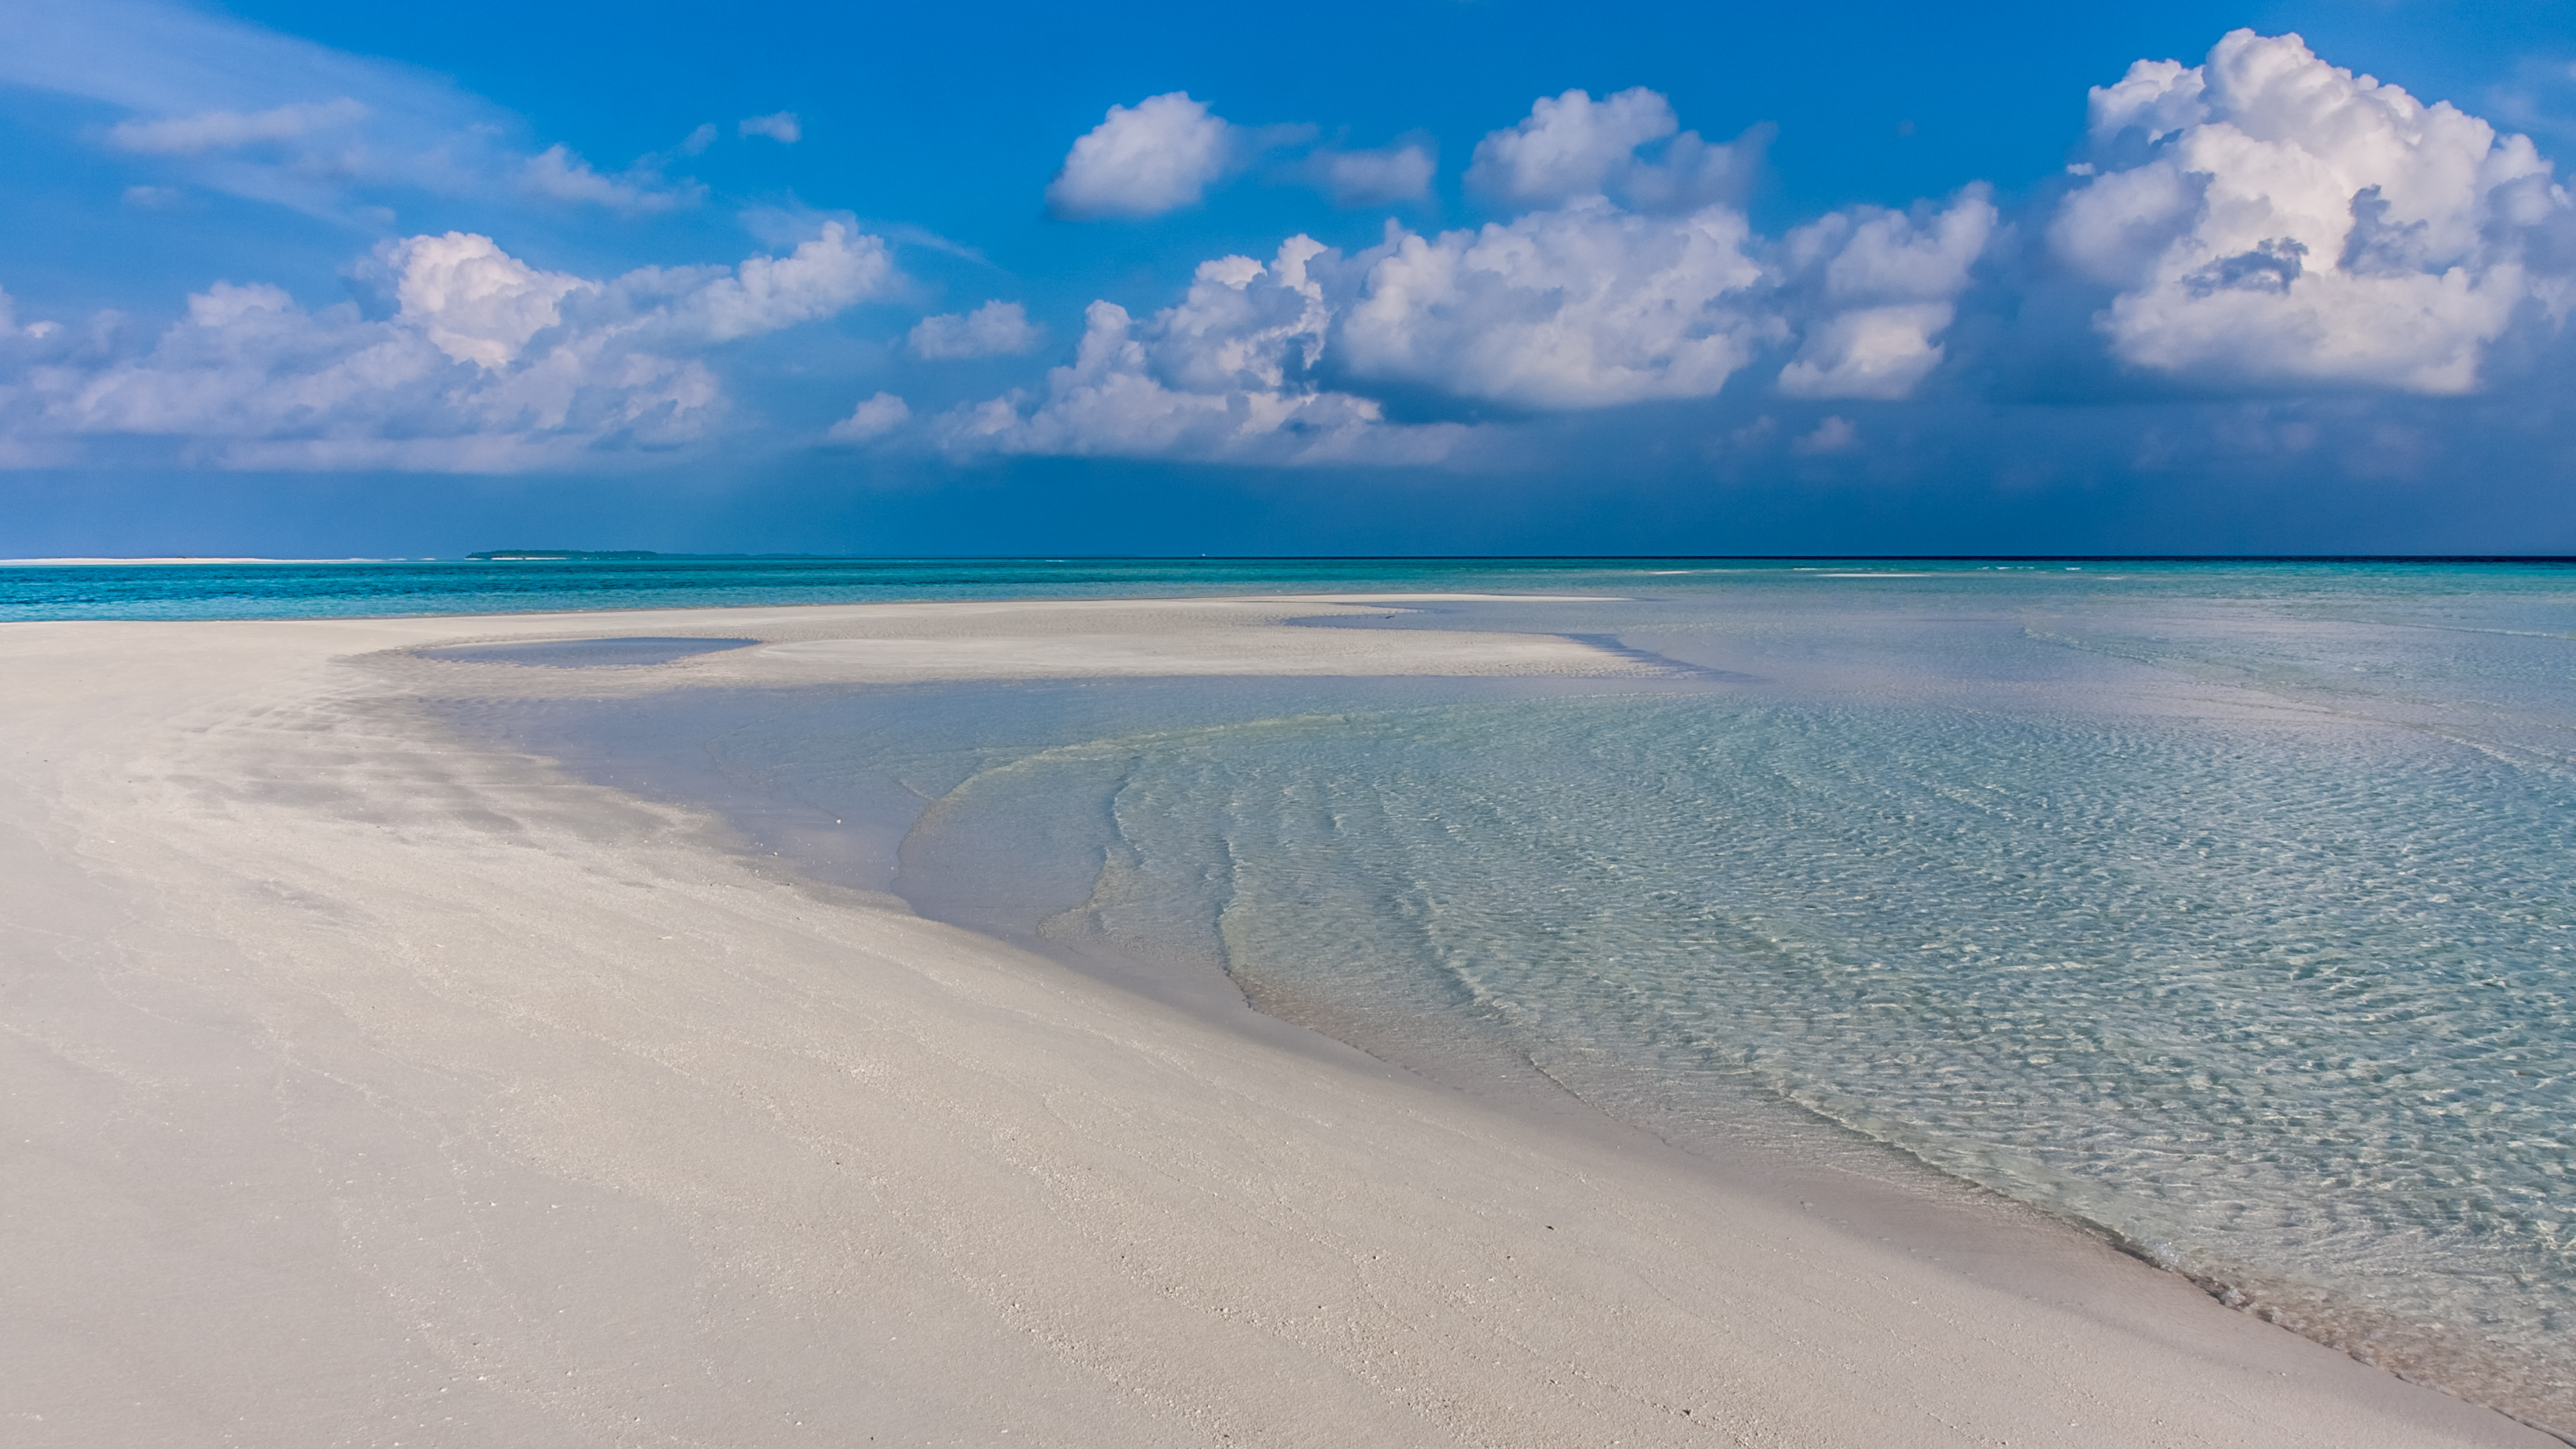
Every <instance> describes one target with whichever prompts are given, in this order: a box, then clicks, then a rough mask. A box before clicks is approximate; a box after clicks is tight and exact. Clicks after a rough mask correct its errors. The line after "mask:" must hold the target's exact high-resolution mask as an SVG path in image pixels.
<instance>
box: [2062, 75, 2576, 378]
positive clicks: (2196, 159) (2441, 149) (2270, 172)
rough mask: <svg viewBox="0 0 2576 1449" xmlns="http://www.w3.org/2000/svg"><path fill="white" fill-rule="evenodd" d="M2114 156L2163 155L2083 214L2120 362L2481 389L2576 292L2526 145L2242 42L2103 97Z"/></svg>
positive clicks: (2186, 371)
mask: <svg viewBox="0 0 2576 1449" xmlns="http://www.w3.org/2000/svg"><path fill="white" fill-rule="evenodd" d="M2092 129H2093V134H2094V137H2095V140H2096V142H2097V144H2099V145H2101V146H2103V147H2105V148H2106V154H2107V148H2109V147H2110V146H2111V145H2112V144H2113V143H2115V142H2121V141H2122V138H2123V137H2131V138H2134V140H2132V141H2129V142H2127V144H2133V145H2134V144H2138V143H2145V144H2147V145H2149V146H2150V147H2151V151H2150V153H2149V157H2148V159H2147V160H2145V161H2144V162H2142V163H2140V164H2138V165H2135V166H2131V167H2127V168H2125V169H2121V170H2116V171H2104V172H2103V173H2102V174H2100V175H2099V176H2097V177H2096V178H2095V179H2093V180H2092V181H2091V182H2089V183H2088V184H2087V185H2085V186H2084V187H2083V188H2082V189H2080V190H2078V191H2076V192H2074V193H2072V194H2071V195H2069V196H2068V197H2067V199H2066V201H2065V202H2064V204H2063V205H2062V207H2061V209H2060V211H2059V213H2058V215H2057V217H2056V219H2055V221H2054V222H2053V223H2052V225H2051V227H2050V230H2049V237H2050V241H2051V243H2052V245H2053V246H2054V248H2055V249H2056V251H2057V253H2058V255H2059V256H2060V257H2062V258H2064V259H2065V260H2066V261H2067V262H2068V263H2069V264H2070V265H2072V266H2073V267H2075V268H2076V269H2077V270H2078V271H2080V272H2082V273H2084V274H2086V275H2089V276H2092V277H2094V278H2096V279H2098V280H2101V281H2104V282H2107V283H2109V284H2111V285H2113V286H2115V287H2117V288H2118V289H2119V294H2118V296H2117V297H2116V298H2115V299H2114V300H2113V302H2112V304H2111V307H2110V309H2109V311H2107V312H2106V313H2105V314H2104V315H2103V316H2102V318H2101V319H2100V325H2101V328H2102V330H2103V332H2104V333H2105V334H2106V335H2107V336H2108V337H2109V339H2110V343H2111V349H2112V351H2113V353H2114V354H2115V355H2116V356H2118V357H2119V358H2120V359H2121V360H2123V361H2125V362H2128V363H2131V364H2134V365H2137V366H2140V367H2144V368H2149V369H2153V370H2155V371H2160V372H2167V373H2175V374H2182V375H2189V376H2196V377H2204V378H2209V379H2212V380H2224V381H2231V382H2233V381H2250V382H2255V383H2357V384H2363V385H2370V386H2381V387H2391V388H2399V389H2404V390H2408V391H2414V392H2423V393H2458V392H2466V391H2469V390H2472V389H2474V388H2475V387H2476V386H2477V384H2478V371H2479V367H2480V365H2481V362H2482V361H2483V359H2484V356H2485V352H2486V349H2487V347H2488V345H2489V344H2490V343H2492V342H2494V341H2495V340H2496V339H2497V338H2499V337H2501V336H2502V335H2503V334H2504V332H2505V331H2506V329H2507V328H2508V327H2509V326H2510V325H2511V324H2512V322H2513V320H2514V318H2515V316H2516V315H2517V314H2518V313H2520V312H2522V311H2524V310H2525V309H2535V308H2536V309H2537V310H2539V311H2541V312H2543V313H2545V314H2546V315H2547V316H2548V317H2550V318H2551V319H2552V320H2553V321H2554V320H2555V319H2556V318H2557V317H2558V316H2559V315H2560V314H2561V313H2562V312H2563V311H2564V309H2565V307H2566V305H2567V301H2568V296H2569V294H2568V290H2567V287H2568V282H2567V279H2566V278H2565V277H2564V276H2562V275H2559V274H2557V273H2556V272H2554V271H2552V270H2549V269H2548V268H2546V267H2544V266H2543V265H2542V263H2541V262H2540V260H2539V259H2538V257H2537V256H2536V255H2535V254H2536V252H2537V251H2538V249H2537V248H2535V247H2533V246H2532V245H2531V243H2532V242H2533V240H2534V239H2535V237H2536V236H2538V235H2540V234H2541V233H2542V232H2543V231H2544V230H2545V229H2549V228H2562V227H2565V226H2567V225H2568V224H2569V217H2570V206H2569V201H2568V198H2567V195H2566V193H2565V192H2564V191H2563V190H2562V189H2561V188H2559V187H2558V186H2557V185H2555V184H2554V183H2553V182H2552V181H2551V179H2550V168H2549V164H2548V163H2547V162H2546V161H2544V160H2542V159H2541V157H2540V155H2539V153H2538V152H2537V151H2536V150H2535V149H2534V148H2533V147H2532V144H2531V142H2530V140H2529V139H2528V138H2527V137H2523V136H2498V135H2497V134H2496V132H2495V130H2494V128H2493V127H2491V126H2489V125H2488V124H2487V123H2486V122H2485V121H2483V120H2480V119H2478V118H2477V117H2475V116H2471V115H2468V114H2465V113H2463V112H2461V111H2460V110H2458V109H2456V108H2454V107H2453V106H2451V105H2450V104H2449V103H2447V102H2442V103H2437V104H2434V105H2431V106H2427V105H2424V104H2422V103H2421V102H2419V101H2417V100H2416V99H2415V98H2414V97H2412V96H2410V95H2408V94H2407V93H2406V92H2405V91H2403V90H2401V89H2399V88H2398V87H2396V86H2393V85H2386V84H2383V83H2381V82H2379V81H2376V80H2373V79H2371V78H2370V77H2367V76H2355V75H2354V74H2353V73H2352V72H2350V71H2348V70H2343V69H2341V68H2339V67H2336V66H2332V65H2329V64H2327V63H2326V62H2325V61H2323V60H2320V59H2318V58H2317V57H2316V56H2315V55H2313V54H2312V53H2310V52H2309V50H2308V48H2307V46H2306V45H2305V44H2304V43H2303V42H2302V41H2301V40H2300V39H2299V38H2298V37H2297V36H2295V35H2289V36H2278V37H2265V36H2260V35H2256V34H2255V33H2254V32H2252V31H2250V30H2238V31H2235V32H2233V33H2231V34H2229V35H2228V36H2227V37H2226V38H2224V39H2222V40H2221V41H2219V43H2218V45H2217V46H2216V47H2215V48H2214V49H2212V50H2211V51H2210V53H2209V56H2208V59H2207V60H2206V61H2205V62H2204V63H2203V64H2201V65H2198V66H2189V67H2186V66H2184V65H2182V64H2181V63H2179V62H2176V61H2140V62H2139V63H2138V64H2136V65H2134V66H2132V67H2130V69H2129V73H2128V74H2127V75H2126V76H2125V77H2123V78H2122V79H2121V80H2120V81H2119V82H2118V83H2117V84H2115V85H2112V86H2109V87H2102V88H2097V89H2095V90H2094V92H2093V115H2092Z"/></svg>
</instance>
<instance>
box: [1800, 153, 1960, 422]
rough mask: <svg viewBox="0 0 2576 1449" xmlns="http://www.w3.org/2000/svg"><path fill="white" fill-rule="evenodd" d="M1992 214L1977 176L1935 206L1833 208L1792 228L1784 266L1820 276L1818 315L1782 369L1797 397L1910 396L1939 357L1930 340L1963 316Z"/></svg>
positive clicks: (1939, 348)
mask: <svg viewBox="0 0 2576 1449" xmlns="http://www.w3.org/2000/svg"><path fill="white" fill-rule="evenodd" d="M1995 221H1996V213H1995V207H1994V203H1993V202H1992V201H1990V200H1989V199H1988V194H1987V190H1986V188H1985V187H1984V186H1983V185H1982V184H1981V185H1977V186H1971V187H1969V188H1968V189H1967V190H1966V191H1964V192H1962V193H1960V194H1959V196H1958V197H1957V198H1955V199H1954V200H1953V201H1952V202H1951V204H1950V205H1949V206H1948V207H1947V208H1945V209H1943V210H1941V211H1938V212H1928V211H1924V210H1922V209H1918V210H1917V212H1916V213H1914V214H1908V213H1906V212H1901V211H1888V210H1885V209H1882V208H1879V207H1869V206H1864V207H1858V208H1855V209H1853V210H1851V211H1841V212H1835V213H1832V214H1831V215H1829V216H1826V217H1825V218H1823V219H1822V220H1820V221H1817V222H1815V223H1813V224H1811V225H1808V226H1803V227H1800V228H1798V229H1797V230H1795V231H1792V232H1791V233H1790V234H1789V237H1788V242H1787V246H1786V248H1785V250H1786V253H1787V264H1788V266H1789V267H1790V268H1792V269H1793V270H1800V271H1805V272H1807V273H1809V274H1810V275H1815V276H1818V277H1819V279H1820V280H1821V283H1822V286H1821V294H1822V304H1823V306H1822V310H1821V315H1819V316H1817V317H1816V318H1815V320H1813V321H1811V322H1809V323H1808V325H1807V327H1806V330H1805V343H1804V345H1803V346H1802V347H1801V348H1800V349H1799V351H1798V355H1797V356H1796V357H1795V358H1793V359H1791V361H1790V363H1789V365H1788V366H1787V367H1785V368H1783V369H1781V372H1780V390H1781V391H1782V392H1784V393H1787V394H1789V395H1790V396H1792V397H1816V398H1825V397H1852V398H1879V399H1893V398H1902V397H1908V396H1911V395H1912V394H1913V392H1914V389H1915V388H1916V387H1917V386H1918V385H1919V384H1921V382H1922V381H1923V379H1924V378H1925V377H1927V376H1929V375H1930V374H1931V372H1932V369H1933V368H1935V367H1938V366H1939V365H1940V364H1941V359H1942V356H1943V349H1942V346H1941V344H1940V343H1938V342H1935V341H1934V340H1933V339H1934V338H1935V337H1936V336H1937V335H1939V334H1940V333H1941V332H1942V331H1943V330H1945V329H1946V328H1948V327H1949V325H1950V323H1951V321H1952V320H1953V319H1954V317H1955V316H1956V314H1957V305H1956V303H1955V302H1954V301H1953V300H1952V299H1954V298H1956V297H1957V296H1958V295H1959V294H1960V293H1961V292H1962V291H1965V290H1966V289H1967V285H1968V276H1969V269H1970V268H1971V267H1973V266H1974V265H1975V264H1976V260H1977V258H1978V257H1980V256H1982V255H1984V254H1985V249H1986V243H1987V242H1988V240H1990V239H1991V238H1992V237H1993V235H1994V229H1995Z"/></svg>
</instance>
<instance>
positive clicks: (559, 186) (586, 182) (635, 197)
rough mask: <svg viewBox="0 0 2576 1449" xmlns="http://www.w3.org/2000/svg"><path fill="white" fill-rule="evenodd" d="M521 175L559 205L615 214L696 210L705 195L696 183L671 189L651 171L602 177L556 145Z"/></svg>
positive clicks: (535, 158) (524, 165)
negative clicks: (597, 208) (590, 207)
mask: <svg viewBox="0 0 2576 1449" xmlns="http://www.w3.org/2000/svg"><path fill="white" fill-rule="evenodd" d="M519 174H520V178H521V180H522V182H523V183H524V184H525V185H526V186H527V188H528V189H529V190H530V191H533V192H535V193H537V194H538V195H540V196H549V197H552V198H554V199H555V200H557V201H578V202H587V203H589V204H591V205H594V206H605V207H607V208H609V209H610V210H612V211H625V212H651V211H669V210H672V209H673V208H675V207H682V206H694V205H696V204H697V203H698V201H699V200H700V199H701V198H703V197H704V196H705V195H706V188H705V187H703V186H699V185H696V184H694V183H691V184H687V185H682V186H676V187H675V186H672V185H670V184H669V183H667V182H665V181H664V180H663V179H662V178H661V177H660V176H657V175H654V174H652V173H651V172H649V171H630V172H628V173H627V174H625V175H623V176H603V175H601V174H600V173H599V172H598V171H595V170H593V169H592V168H591V164H590V163H589V162H587V161H584V160H583V159H581V158H580V157H579V156H576V155H574V154H573V152H572V150H571V149H570V148H569V147H566V146H563V145H560V144H557V145H553V146H549V147H547V148H546V149H545V150H543V151H540V152H538V153H537V154H536V155H534V156H531V157H529V158H528V159H527V160H526V161H524V162H522V163H521V164H520V168H519Z"/></svg>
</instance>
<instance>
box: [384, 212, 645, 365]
mask: <svg viewBox="0 0 2576 1449" xmlns="http://www.w3.org/2000/svg"><path fill="white" fill-rule="evenodd" d="M383 255H384V258H385V261H386V262H387V263H388V264H389V265H390V266H392V267H393V268H394V269H395V271H396V274H397V276H398V279H399V280H397V281H396V283H395V288H394V295H395V297H396V298H397V299H399V300H400V302H401V303H402V315H403V316H404V317H405V318H406V319H408V320H410V321H412V322H415V323H417V324H418V325H419V327H420V329H421V331H422V333H423V334H424V335H426V336H427V337H428V338H429V340H430V342H431V343H432V344H433V345H435V346H436V347H437V348H438V350H439V351H441V352H444V353H446V354H447V355H448V356H450V357H452V358H455V359H456V360H457V361H459V362H471V363H473V364H475V365H476V366H478V367H481V368H484V369H485V370H487V371H489V370H493V369H498V368H503V367H507V366H509V365H510V364H511V363H512V362H514V361H516V360H517V359H518V356H519V352H520V349H522V348H524V347H526V346H527V345H528V339H529V338H531V337H534V336H536V335H537V334H538V333H540V332H543V331H544V330H546V329H547V328H549V327H552V326H554V325H555V324H556V323H557V322H560V321H561V320H563V313H562V310H561V308H560V307H559V306H558V304H559V303H561V302H562V300H563V298H564V294H565V293H567V292H573V291H581V290H593V291H595V290H597V286H598V284H597V283H593V282H585V281H583V280H582V279H581V278H579V277H572V276H566V275H565V274H563V273H561V272H541V271H538V270H537V269H536V268H534V267H531V266H529V265H528V264H527V263H526V262H523V261H520V260H519V259H518V258H517V257H514V256H511V255H510V254H509V253H507V252H505V251H502V250H501V248H500V247H499V246H497V245H495V244H494V243H493V241H492V239H491V238H490V237H487V236H474V235H471V234H468V233H465V232H457V231H451V232H449V233H447V234H446V235H445V236H416V237H410V238H406V239H405V240H403V241H400V242H394V243H391V244H389V245H387V246H386V247H385V249H384V252H383Z"/></svg>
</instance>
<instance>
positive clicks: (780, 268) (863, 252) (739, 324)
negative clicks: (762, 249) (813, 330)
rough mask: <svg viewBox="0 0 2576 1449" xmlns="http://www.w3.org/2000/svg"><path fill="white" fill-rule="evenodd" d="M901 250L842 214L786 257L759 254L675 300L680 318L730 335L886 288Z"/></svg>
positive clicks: (708, 332)
mask: <svg viewBox="0 0 2576 1449" xmlns="http://www.w3.org/2000/svg"><path fill="white" fill-rule="evenodd" d="M895 278H896V272H895V267H894V253H893V252H891V251H889V250H888V249H887V247H886V244H885V241H884V239H883V238H881V237H874V236H870V235H868V234H866V233H865V232H859V231H854V230H852V229H851V228H850V227H848V226H845V225H843V224H842V223H840V222H837V221H827V222H825V223H823V229H822V233H821V234H820V235H818V236H816V237H815V238H814V239H813V240H811V241H808V242H805V243H803V244H801V245H799V246H798V247H797V248H796V250H795V251H793V252H791V253H789V254H788V255H786V256H783V257H752V258H750V259H748V260H746V261H745V262H743V264H742V265H741V266H740V267H738V268H736V269H735V272H734V275H732V276H729V277H717V278H715V279H714V280H712V281H710V282H708V283H707V284H706V285H705V286H703V287H700V288H698V289H697V290H696V291H694V292H691V293H689V294H688V295H687V296H685V297H683V298H681V299H680V300H679V301H678V302H676V303H674V304H673V305H672V306H671V308H670V314H671V316H672V318H673V319H675V323H676V324H677V325H679V326H681V327H683V328H684V329H686V330H691V331H695V332H696V333H698V334H699V335H701V336H703V337H704V338H705V339H706V340H707V341H710V342H727V341H731V340H732V339H734V338H737V337H749V336H751V335H753V334H754V333H759V332H774V331H777V330H778V329H779V328H781V327H791V326H794V325H795V324H797V323H799V322H810V321H813V320H815V319H816V318H820V317H829V316H831V315H832V314H834V313H836V312H839V311H841V310H843V309H844V308H847V307H850V306H852V305H854V304H856V303H859V302H863V301H866V300H868V299H869V298H872V297H879V296H883V295H884V294H885V293H886V292H887V291H889V290H890V289H891V288H892V287H893V285H894V282H895Z"/></svg>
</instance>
